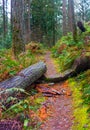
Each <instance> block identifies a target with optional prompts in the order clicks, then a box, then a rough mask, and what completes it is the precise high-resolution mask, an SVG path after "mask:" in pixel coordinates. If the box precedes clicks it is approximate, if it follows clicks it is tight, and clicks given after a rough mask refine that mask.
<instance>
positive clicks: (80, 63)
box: [45, 56, 90, 82]
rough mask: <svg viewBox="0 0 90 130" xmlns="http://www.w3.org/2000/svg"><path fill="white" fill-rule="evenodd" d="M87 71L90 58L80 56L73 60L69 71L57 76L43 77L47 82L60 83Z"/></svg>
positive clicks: (89, 67) (89, 65)
mask: <svg viewBox="0 0 90 130" xmlns="http://www.w3.org/2000/svg"><path fill="white" fill-rule="evenodd" d="M88 69H90V56H81V57H79V58H77V59H75V61H74V63H73V65H72V68H71V69H68V70H66V71H65V72H63V73H61V74H59V75H54V76H52V77H45V80H46V81H47V82H61V81H64V80H66V79H68V78H69V77H72V76H76V75H77V74H79V73H80V72H83V71H86V70H88Z"/></svg>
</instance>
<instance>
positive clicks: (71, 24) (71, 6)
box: [68, 0, 77, 42]
mask: <svg viewBox="0 0 90 130" xmlns="http://www.w3.org/2000/svg"><path fill="white" fill-rule="evenodd" d="M68 25H69V31H70V32H72V34H73V40H74V41H75V42H76V41H77V28H76V23H75V15H74V1H73V0H68Z"/></svg>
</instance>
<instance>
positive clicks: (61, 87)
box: [40, 52, 73, 130]
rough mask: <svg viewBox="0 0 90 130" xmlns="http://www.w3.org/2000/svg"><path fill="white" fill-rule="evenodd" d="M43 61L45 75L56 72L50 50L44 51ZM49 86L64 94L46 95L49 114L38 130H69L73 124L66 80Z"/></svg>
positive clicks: (69, 93)
mask: <svg viewBox="0 0 90 130" xmlns="http://www.w3.org/2000/svg"><path fill="white" fill-rule="evenodd" d="M45 62H46V64H47V69H48V70H47V73H46V75H47V76H51V75H54V74H57V70H56V68H55V65H54V63H53V59H52V58H51V56H50V52H47V53H46V56H45ZM51 87H53V88H55V89H56V90H58V91H63V92H64V93H65V94H63V95H58V96H55V97H48V99H47V100H46V102H45V104H44V105H45V106H47V113H49V116H48V118H46V119H45V120H44V121H43V124H42V125H41V127H40V130H71V126H72V124H73V116H72V96H71V92H70V90H69V87H68V82H67V81H66V82H62V83H57V84H54V85H52V86H51ZM49 106H50V107H49Z"/></svg>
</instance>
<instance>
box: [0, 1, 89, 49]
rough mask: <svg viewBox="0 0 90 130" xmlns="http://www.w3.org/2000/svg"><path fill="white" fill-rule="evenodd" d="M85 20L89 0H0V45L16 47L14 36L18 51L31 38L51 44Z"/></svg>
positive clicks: (86, 18) (86, 19)
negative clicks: (18, 46) (18, 47)
mask: <svg viewBox="0 0 90 130" xmlns="http://www.w3.org/2000/svg"><path fill="white" fill-rule="evenodd" d="M10 9H11V11H10ZM89 20H90V1H89V0H79V1H77V0H74V1H73V0H68V1H67V0H20V1H18V0H0V48H10V47H11V45H12V43H13V46H16V45H15V44H16V43H15V42H16V41H15V40H16V39H15V38H14V37H17V40H18V42H19V40H20V41H21V45H20V49H21V50H24V44H26V43H29V42H31V41H35V42H39V43H42V44H46V45H48V46H52V45H55V43H56V42H57V40H58V39H60V37H61V36H63V35H66V34H67V33H69V32H73V31H75V30H76V27H75V26H76V24H77V22H78V21H82V22H83V23H85V22H87V21H89ZM74 33H75V32H74ZM19 44H20V42H19ZM22 46H23V47H22ZM14 48H15V47H14Z"/></svg>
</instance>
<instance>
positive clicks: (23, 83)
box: [0, 62, 46, 89]
mask: <svg viewBox="0 0 90 130" xmlns="http://www.w3.org/2000/svg"><path fill="white" fill-rule="evenodd" d="M45 72H46V65H45V63H44V62H39V63H36V64H34V65H31V66H30V67H28V68H26V69H24V70H22V71H21V72H20V73H19V74H18V75H16V76H14V77H12V78H9V79H7V80H5V81H2V82H1V83H0V89H9V88H14V87H16V88H23V89H25V88H27V87H30V85H31V84H32V83H34V82H35V81H36V80H38V79H39V78H40V77H42V75H44V73H45Z"/></svg>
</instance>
